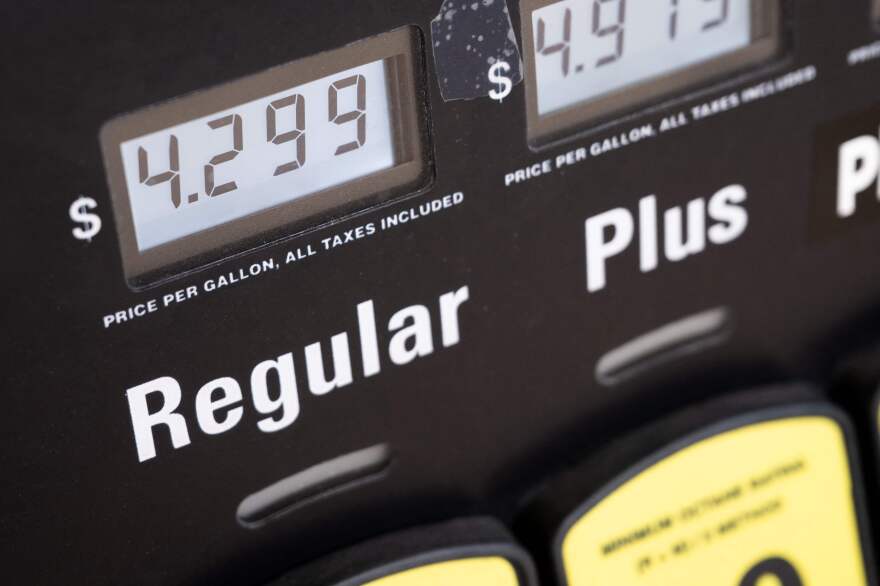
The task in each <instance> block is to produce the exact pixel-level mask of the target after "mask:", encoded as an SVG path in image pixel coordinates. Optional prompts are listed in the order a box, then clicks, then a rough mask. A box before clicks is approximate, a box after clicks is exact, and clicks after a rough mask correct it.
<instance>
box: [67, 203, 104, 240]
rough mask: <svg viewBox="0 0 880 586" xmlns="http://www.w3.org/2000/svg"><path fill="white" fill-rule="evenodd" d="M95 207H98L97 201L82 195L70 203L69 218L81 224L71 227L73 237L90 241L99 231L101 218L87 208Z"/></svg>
mask: <svg viewBox="0 0 880 586" xmlns="http://www.w3.org/2000/svg"><path fill="white" fill-rule="evenodd" d="M96 207H98V202H96V201H95V200H93V199H92V198H90V197H85V196H83V195H81V196H79V197H78V198H77V199H76V201H74V202H73V203H72V204H70V219H71V220H73V221H74V222H76V223H77V224H82V226H77V227H76V228H74V229H73V237H74V238H76V239H77V240H88V241H90V242H91V240H92V238H93V237H94V236H95V235H97V234H98V232H100V231H101V218H100V217H99V216H98V215H97V214H92V213H89V210H93V209H95V208H96Z"/></svg>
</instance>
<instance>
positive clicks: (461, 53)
mask: <svg viewBox="0 0 880 586" xmlns="http://www.w3.org/2000/svg"><path fill="white" fill-rule="evenodd" d="M431 44H432V45H433V48H434V63H435V65H436V68H437V83H439V84H440V93H441V95H442V96H443V99H444V100H445V101H447V102H448V101H450V100H473V99H476V98H482V97H484V96H490V95H493V96H497V95H498V92H499V90H502V91H503V92H504V94H505V95H506V94H507V93H509V92H510V88H511V87H512V86H513V85H516V84H518V83H520V82H521V81H522V60H521V59H520V52H519V46H518V45H517V43H516V35H515V34H514V31H513V24H512V23H511V22H510V14H509V13H508V11H507V2H506V0H443V4H442V5H441V7H440V12H439V13H438V14H437V17H436V18H435V19H434V20H432V21H431ZM499 63H501V64H500V65H499ZM493 67H494V68H493ZM490 70H491V74H490ZM490 76H491V77H490ZM502 78H504V79H503V81H502ZM490 79H491V80H492V81H490ZM508 84H510V85H508ZM491 92H494V93H491ZM490 93H491V94H490Z"/></svg>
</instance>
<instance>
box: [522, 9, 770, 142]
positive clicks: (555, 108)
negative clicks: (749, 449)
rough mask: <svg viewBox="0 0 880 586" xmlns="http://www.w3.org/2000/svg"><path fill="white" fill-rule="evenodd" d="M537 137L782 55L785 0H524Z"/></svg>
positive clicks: (531, 120) (532, 134) (533, 135)
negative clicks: (780, 52)
mask: <svg viewBox="0 0 880 586" xmlns="http://www.w3.org/2000/svg"><path fill="white" fill-rule="evenodd" d="M522 8H523V22H524V23H525V24H524V30H523V37H524V40H525V44H526V51H525V55H526V61H527V65H528V69H529V73H530V75H529V76H528V80H529V81H528V82H527V83H528V85H527V101H528V125H529V138H530V140H532V141H533V142H535V141H538V142H540V141H541V139H547V138H549V137H551V135H554V134H558V133H559V132H560V131H563V130H567V129H570V128H572V127H577V126H582V125H584V124H589V123H593V122H600V121H601V120H602V119H603V118H605V117H607V116H609V115H611V114H614V113H620V112H622V111H625V110H627V109H630V108H633V107H636V106H638V105H640V104H644V103H646V102H649V101H651V100H652V99H654V98H657V97H660V96H664V95H667V94H670V93H671V92H674V91H677V90H680V89H683V88H685V87H689V86H691V85H694V84H697V83H700V82H702V81H704V80H706V79H711V78H717V77H719V76H721V75H723V74H725V73H729V72H730V71H733V70H736V69H739V68H742V67H744V66H746V65H749V64H753V63H757V62H760V61H763V60H766V59H768V58H770V57H772V56H773V55H775V54H776V52H777V51H778V48H779V44H780V40H779V37H780V34H779V29H780V15H779V11H780V7H779V1H778V0H561V1H560V0H556V1H548V0H523V2H522Z"/></svg>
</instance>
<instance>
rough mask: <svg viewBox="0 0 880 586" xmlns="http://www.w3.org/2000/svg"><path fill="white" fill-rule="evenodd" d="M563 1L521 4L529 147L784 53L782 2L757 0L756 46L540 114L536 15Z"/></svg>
mask: <svg viewBox="0 0 880 586" xmlns="http://www.w3.org/2000/svg"><path fill="white" fill-rule="evenodd" d="M559 1H560V0H520V15H521V18H522V24H521V30H522V37H523V45H524V60H525V64H526V73H527V75H526V84H525V86H526V126H527V131H526V133H527V138H528V142H529V146H531V147H532V148H540V147H543V146H547V145H548V144H549V143H552V142H556V141H558V140H560V139H563V138H565V136H566V135H573V134H578V133H580V132H583V131H585V130H588V129H589V128H591V127H596V126H599V125H601V124H603V123H607V122H609V121H611V120H612V119H614V118H615V117H619V116H621V115H624V114H626V113H629V112H632V111H636V110H639V109H642V108H646V107H649V106H651V105H652V104H655V103H657V102H658V101H662V100H664V99H669V98H670V97H672V96H673V95H674V94H675V93H676V92H681V91H684V90H687V89H689V88H693V87H698V86H700V85H702V84H705V83H707V82H712V81H716V80H718V79H720V78H722V77H723V76H725V75H729V74H730V73H732V72H735V71H738V70H742V69H745V68H747V67H750V66H754V65H757V64H760V63H763V62H766V61H769V60H771V59H773V58H774V57H776V56H777V55H778V54H779V53H780V51H781V49H782V46H783V45H782V1H783V0H751V8H752V15H751V17H752V43H751V44H749V45H748V46H746V47H743V48H742V49H738V50H736V51H732V52H729V53H727V54H724V55H721V56H720V57H716V58H714V59H709V60H707V61H702V62H699V63H696V64H693V65H690V66H687V67H685V68H684V69H681V70H677V71H672V72H670V73H667V74H662V75H659V76H656V77H652V78H649V79H646V80H644V81H642V82H638V83H634V84H630V85H628V86H624V87H623V88H621V89H619V90H615V91H612V92H609V93H606V94H602V95H600V96H598V97H596V98H593V99H588V100H585V101H583V102H579V103H575V104H572V105H571V106H569V107H567V108H564V109H561V110H556V111H553V112H549V113H547V114H543V115H541V114H539V113H538V81H537V70H536V66H537V63H536V60H535V39H534V35H533V26H532V13H533V12H534V11H535V10H538V9H540V8H544V7H545V6H550V5H551V4H555V3H557V2H559Z"/></svg>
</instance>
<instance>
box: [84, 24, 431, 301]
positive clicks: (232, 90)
mask: <svg viewBox="0 0 880 586" xmlns="http://www.w3.org/2000/svg"><path fill="white" fill-rule="evenodd" d="M421 53H422V52H421V36H420V33H419V31H418V29H417V28H416V27H411V26H410V27H403V28H399V29H395V30H393V31H390V32H387V33H383V34H380V35H377V36H374V37H371V38H368V39H364V40H360V41H356V42H354V43H352V44H350V45H346V46H344V47H340V48H337V49H331V50H328V51H325V52H323V53H319V54H316V55H312V56H309V57H304V58H302V59H297V60H294V61H292V62H289V63H286V64H284V65H279V66H276V67H272V68H270V69H268V70H266V71H263V72H261V73H257V74H254V75H250V76H247V77H243V78H239V79H236V80H230V81H229V82H226V83H223V84H221V85H219V86H216V87H213V88H210V89H206V90H199V91H197V92H194V93H191V94H188V95H185V96H181V97H178V98H174V99H172V100H170V101H168V102H164V103H161V104H158V105H154V106H149V107H147V108H144V109H141V110H138V111H136V112H133V113H130V114H125V115H122V116H119V117H117V118H114V119H112V120H110V121H109V122H107V123H106V124H105V125H104V126H103V128H102V129H101V133H100V142H101V148H102V151H103V155H104V164H105V168H106V171H107V177H108V182H109V187H110V196H111V199H112V202H113V211H114V217H115V220H116V225H117V233H118V236H119V246H120V250H121V253H122V264H123V269H124V272H125V277H126V280H127V282H128V284H129V285H130V286H131V287H132V288H135V289H141V288H144V287H148V286H152V285H156V284H158V283H160V282H164V281H165V280H167V279H169V278H173V277H176V276H178V275H180V274H181V273H185V272H188V271H190V270H193V269H197V268H201V267H203V266H206V265H210V264H213V263H215V262H218V261H221V260H224V259H226V258H227V257H230V256H233V255H237V254H241V253H246V252H248V251H250V250H251V249H254V248H257V247H260V246H263V245H266V244H269V243H272V242H275V241H278V240H280V239H283V238H286V237H290V236H295V235H297V234H300V233H302V232H303V231H306V230H308V229H309V228H313V227H318V226H320V225H322V224H324V223H326V222H327V221H330V220H334V219H338V218H340V217H342V216H344V215H347V214H350V213H353V212H357V211H362V210H364V209H367V208H369V207H371V206H373V205H376V204H378V203H381V202H383V201H386V200H388V199H391V198H394V197H399V196H402V195H406V194H411V193H414V192H416V191H421V190H422V189H424V188H425V187H427V186H428V185H429V183H430V181H431V179H432V177H433V171H432V166H431V161H430V157H429V153H430V148H429V146H428V130H427V104H426V96H425V94H426V92H424V91H423V89H422V88H423V87H424V79H423V77H424V75H423V64H422V62H421ZM378 60H385V67H386V70H385V71H386V77H387V80H388V89H389V92H388V93H389V101H390V104H389V110H390V116H391V122H392V135H393V136H394V138H395V145H394V148H395V159H396V161H397V163H396V164H395V165H394V166H393V167H391V168H389V169H385V170H382V171H378V172H376V173H372V174H370V175H365V176H363V177H359V178H355V179H353V180H350V181H346V182H344V183H341V184H339V185H335V186H332V187H330V188H327V189H324V190H321V191H317V192H314V193H311V194H308V195H304V196H301V197H298V198H295V199H292V200H290V201H287V202H285V203H282V204H279V205H276V206H272V207H269V208H266V209H262V210H259V211H256V212H254V213H252V214H249V215H247V216H244V217H241V218H238V219H235V220H232V221H229V222H225V223H222V224H218V225H216V226H214V227H212V228H208V229H206V230H202V231H199V232H195V233H193V234H189V235H187V236H183V237H181V238H178V239H175V240H172V241H169V242H166V243H163V244H160V245H158V246H155V247H152V248H149V249H146V250H143V251H141V250H139V248H138V244H137V238H136V234H135V223H134V217H133V214H132V208H131V201H130V198H129V192H128V187H127V183H126V179H125V171H124V166H123V162H122V153H121V145H122V144H123V143H125V142H126V141H129V140H132V139H136V138H138V137H141V136H144V135H147V134H150V133H153V132H157V131H161V130H164V129H167V128H171V127H174V126H176V125H179V124H183V123H186V122H188V121H190V120H193V119H196V118H199V117H202V116H207V115H210V114H212V113H214V112H220V111H223V110H226V109H230V108H234V107H236V106H238V105H240V104H245V103H247V102H250V101H252V100H258V99H261V98H263V97H266V96H270V95H272V94H274V93H277V92H281V91H285V90H288V89H292V88H295V87H297V86H299V85H302V84H306V83H309V82H311V81H314V80H317V79H321V78H323V77H326V76H329V75H333V74H335V73H338V72H340V71H345V70H347V69H351V68H354V67H359V66H362V65H365V64H368V63H372V62H375V61H378ZM291 80H295V81H291Z"/></svg>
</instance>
